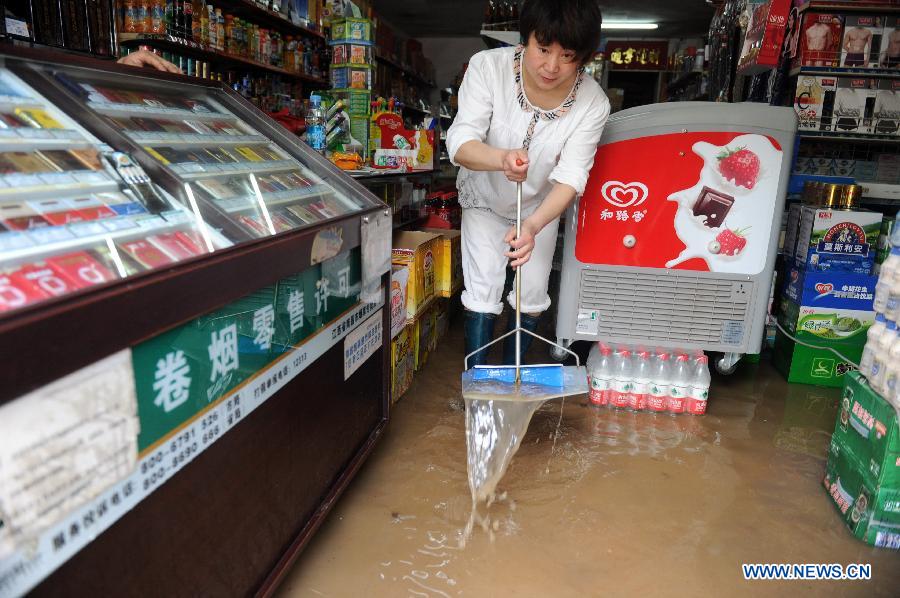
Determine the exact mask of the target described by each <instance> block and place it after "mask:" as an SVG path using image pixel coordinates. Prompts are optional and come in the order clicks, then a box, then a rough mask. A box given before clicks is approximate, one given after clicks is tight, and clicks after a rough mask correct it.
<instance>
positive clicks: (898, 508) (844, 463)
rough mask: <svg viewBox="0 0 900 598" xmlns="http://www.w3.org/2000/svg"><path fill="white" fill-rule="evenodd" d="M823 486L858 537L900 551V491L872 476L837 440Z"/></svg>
mask: <svg viewBox="0 0 900 598" xmlns="http://www.w3.org/2000/svg"><path fill="white" fill-rule="evenodd" d="M822 484H823V486H824V487H825V491H826V492H828V495H829V496H830V497H831V500H832V503H833V504H834V506H835V508H836V509H837V510H838V513H839V514H840V515H841V518H842V519H843V520H844V523H845V524H846V525H847V527H848V528H849V529H850V532H851V533H852V534H853V535H854V536H856V537H857V538H859V539H860V540H862V541H864V542H866V543H867V544H871V545H873V546H879V547H882V548H893V549H895V550H896V549H898V548H900V489H898V488H896V487H891V486H888V485H885V484H882V483H879V482H878V481H877V480H876V479H874V478H873V477H872V476H870V475H868V474H867V472H866V471H865V470H864V469H863V468H862V467H861V465H860V463H859V462H858V461H857V460H856V459H855V458H854V457H853V455H852V453H851V452H850V451H848V450H847V449H846V448H845V447H843V446H841V445H840V443H838V442H835V441H833V440H832V443H831V446H830V448H829V451H828V465H827V467H826V470H825V477H824V478H823V480H822Z"/></svg>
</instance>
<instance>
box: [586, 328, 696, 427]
mask: <svg viewBox="0 0 900 598" xmlns="http://www.w3.org/2000/svg"><path fill="white" fill-rule="evenodd" d="M587 370H588V377H589V382H590V399H591V403H593V404H594V405H597V406H599V407H613V408H616V409H629V410H632V411H650V412H655V413H669V414H672V415H677V414H681V413H690V414H692V415H703V414H704V413H706V403H707V400H708V397H709V384H710V374H709V359H708V358H707V357H706V355H705V354H704V353H703V352H702V351H700V352H696V353H690V354H689V353H686V352H683V351H678V350H669V349H655V350H647V349H644V348H637V349H632V348H631V347H627V346H618V347H615V348H614V347H611V346H609V345H606V344H603V343H597V344H595V345H594V346H593V347H592V348H591V353H590V355H589V356H588V360H587Z"/></svg>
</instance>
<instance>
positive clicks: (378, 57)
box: [375, 51, 435, 87]
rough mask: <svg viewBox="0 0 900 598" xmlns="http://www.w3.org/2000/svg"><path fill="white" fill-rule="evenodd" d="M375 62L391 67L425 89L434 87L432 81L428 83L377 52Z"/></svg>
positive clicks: (413, 72)
mask: <svg viewBox="0 0 900 598" xmlns="http://www.w3.org/2000/svg"><path fill="white" fill-rule="evenodd" d="M375 60H377V61H378V62H380V63H382V64H385V65H387V66H389V67H392V68H394V69H395V70H398V71H400V72H401V73H403V74H404V75H406V76H407V77H409V78H410V79H412V80H413V81H415V82H417V83H419V84H421V85H424V86H426V87H434V86H435V83H434V81H429V80H428V79H426V78H425V77H423V76H422V75H420V74H419V73H417V72H415V71H413V70H412V69H410V68H408V67H405V66H403V65H402V64H400V63H399V62H395V61H394V60H391V59H390V58H388V57H386V56H384V55H382V54H381V53H379V52H377V51H376V52H375Z"/></svg>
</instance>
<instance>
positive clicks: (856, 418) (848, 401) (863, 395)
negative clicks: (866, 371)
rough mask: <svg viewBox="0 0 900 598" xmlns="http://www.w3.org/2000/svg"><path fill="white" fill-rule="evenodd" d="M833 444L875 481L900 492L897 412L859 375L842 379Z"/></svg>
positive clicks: (899, 446) (899, 442) (854, 373)
mask: <svg viewBox="0 0 900 598" xmlns="http://www.w3.org/2000/svg"><path fill="white" fill-rule="evenodd" d="M832 441H833V442H836V443H838V444H839V445H840V446H841V447H845V448H846V449H847V450H848V451H850V453H852V455H853V457H854V458H855V459H856V460H857V461H858V462H859V463H860V464H861V465H862V467H863V468H865V469H866V471H868V472H869V474H870V475H871V476H872V477H873V478H874V479H875V480H877V481H879V482H880V483H882V484H888V485H890V486H891V487H894V488H898V489H900V425H898V421H897V411H896V409H894V406H893V405H891V404H890V403H888V402H887V401H885V400H884V399H883V398H882V397H881V396H880V395H879V394H878V393H877V392H875V391H874V390H873V389H872V388H871V387H870V386H869V383H868V382H867V381H866V379H865V378H864V377H863V376H862V375H860V373H859V372H851V373H850V374H848V375H847V376H845V385H844V393H843V395H842V396H841V403H840V411H839V412H838V418H837V422H836V423H835V426H834V434H833V435H832Z"/></svg>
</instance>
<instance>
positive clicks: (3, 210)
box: [0, 202, 50, 230]
mask: <svg viewBox="0 0 900 598" xmlns="http://www.w3.org/2000/svg"><path fill="white" fill-rule="evenodd" d="M0 222H2V223H3V225H4V226H5V227H6V228H8V229H9V230H29V229H33V228H41V227H45V226H50V222H48V221H47V219H45V218H44V217H43V216H41V215H40V214H38V213H37V212H36V211H35V210H34V209H33V208H31V207H30V206H28V205H27V204H26V203H24V202H16V203H4V204H0Z"/></svg>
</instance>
